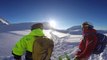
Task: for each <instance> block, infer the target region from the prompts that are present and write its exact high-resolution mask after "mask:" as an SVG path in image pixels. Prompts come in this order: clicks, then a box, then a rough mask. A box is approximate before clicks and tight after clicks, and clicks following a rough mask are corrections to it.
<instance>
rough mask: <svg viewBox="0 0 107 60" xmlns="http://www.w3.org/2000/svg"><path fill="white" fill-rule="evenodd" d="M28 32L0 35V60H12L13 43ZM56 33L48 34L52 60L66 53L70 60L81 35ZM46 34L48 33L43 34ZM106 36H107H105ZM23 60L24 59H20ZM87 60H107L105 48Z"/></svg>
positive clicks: (76, 48) (12, 32) (11, 32)
mask: <svg viewBox="0 0 107 60" xmlns="http://www.w3.org/2000/svg"><path fill="white" fill-rule="evenodd" d="M29 32H30V31H29V30H25V31H10V32H6V33H0V41H1V42H0V60H14V59H13V56H12V54H11V50H12V47H13V46H14V45H15V43H16V42H17V41H18V40H19V39H20V38H21V37H22V36H23V35H26V34H28V33H29ZM56 33H57V32H55V34H54V32H53V33H50V35H51V38H52V39H53V41H54V45H55V46H54V50H53V53H52V57H51V59H52V60H58V57H59V56H61V55H64V53H67V54H68V55H69V57H70V58H71V60H73V57H74V55H75V53H76V51H77V50H78V44H79V42H80V40H81V37H82V36H81V35H69V34H65V35H64V36H61V35H63V34H62V33H58V34H56ZM45 34H48V35H49V33H45ZM106 35H107V34H106ZM22 60H24V58H22ZM89 60H107V48H106V49H105V50H104V52H103V53H101V54H100V55H91V57H90V59H89Z"/></svg>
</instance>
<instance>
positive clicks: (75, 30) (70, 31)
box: [67, 25, 107, 35]
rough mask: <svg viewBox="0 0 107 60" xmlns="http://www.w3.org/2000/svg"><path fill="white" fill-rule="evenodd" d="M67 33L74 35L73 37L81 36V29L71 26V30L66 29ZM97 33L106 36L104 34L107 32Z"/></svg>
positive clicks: (100, 31) (78, 26)
mask: <svg viewBox="0 0 107 60" xmlns="http://www.w3.org/2000/svg"><path fill="white" fill-rule="evenodd" d="M67 31H68V32H69V33H70V34H74V35H81V34H82V28H81V26H80V25H77V26H73V27H71V28H68V29H67ZM97 32H99V33H103V34H106V33H107V30H97Z"/></svg>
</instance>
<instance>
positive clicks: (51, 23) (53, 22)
mask: <svg viewBox="0 0 107 60" xmlns="http://www.w3.org/2000/svg"><path fill="white" fill-rule="evenodd" d="M49 25H50V26H51V27H52V28H55V27H56V22H55V21H54V20H50V21H49Z"/></svg>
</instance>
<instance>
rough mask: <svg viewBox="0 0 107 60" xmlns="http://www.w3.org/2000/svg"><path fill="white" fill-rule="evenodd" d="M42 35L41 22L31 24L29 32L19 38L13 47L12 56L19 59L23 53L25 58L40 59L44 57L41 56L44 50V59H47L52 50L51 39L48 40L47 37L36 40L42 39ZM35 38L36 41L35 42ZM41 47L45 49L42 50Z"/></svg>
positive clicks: (30, 59) (29, 59) (28, 59)
mask: <svg viewBox="0 0 107 60" xmlns="http://www.w3.org/2000/svg"><path fill="white" fill-rule="evenodd" d="M42 36H44V33H43V24H42V23H37V24H34V25H32V26H31V32H30V33H29V34H28V35H26V36H24V37H23V38H21V39H20V40H19V41H18V42H17V43H16V45H15V46H14V47H13V49H12V54H13V56H14V59H16V60H21V56H22V55H24V53H25V59H26V60H39V59H40V60H42V59H44V58H43V57H41V56H43V55H42V54H44V51H45V53H46V54H44V55H45V58H46V59H44V60H49V59H50V57H51V54H52V50H53V41H52V40H50V39H49V38H44V39H46V40H40V41H38V40H37V39H43V37H42ZM40 37H41V38H40ZM36 40H37V41H38V42H36ZM46 44H47V45H46ZM49 44H50V45H49ZM34 45H37V46H34ZM44 46H45V47H44ZM43 48H45V49H46V48H47V49H46V50H43ZM35 53H36V54H35ZM40 53H41V54H40ZM46 56H47V57H46Z"/></svg>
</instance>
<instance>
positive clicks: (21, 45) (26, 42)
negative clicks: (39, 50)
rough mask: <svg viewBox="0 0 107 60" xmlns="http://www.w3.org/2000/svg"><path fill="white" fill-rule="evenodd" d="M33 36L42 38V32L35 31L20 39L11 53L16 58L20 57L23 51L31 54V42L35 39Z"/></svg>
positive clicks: (39, 30)
mask: <svg viewBox="0 0 107 60" xmlns="http://www.w3.org/2000/svg"><path fill="white" fill-rule="evenodd" d="M35 36H44V34H43V30H41V29H35V30H33V31H31V32H30V33H29V34H28V35H26V36H24V37H23V38H21V39H20V40H19V41H18V42H17V43H16V45H15V46H14V47H13V49H12V53H14V54H15V55H18V56H22V55H23V54H24V53H25V51H29V52H32V47H33V42H34V40H35V39H36V38H35Z"/></svg>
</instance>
